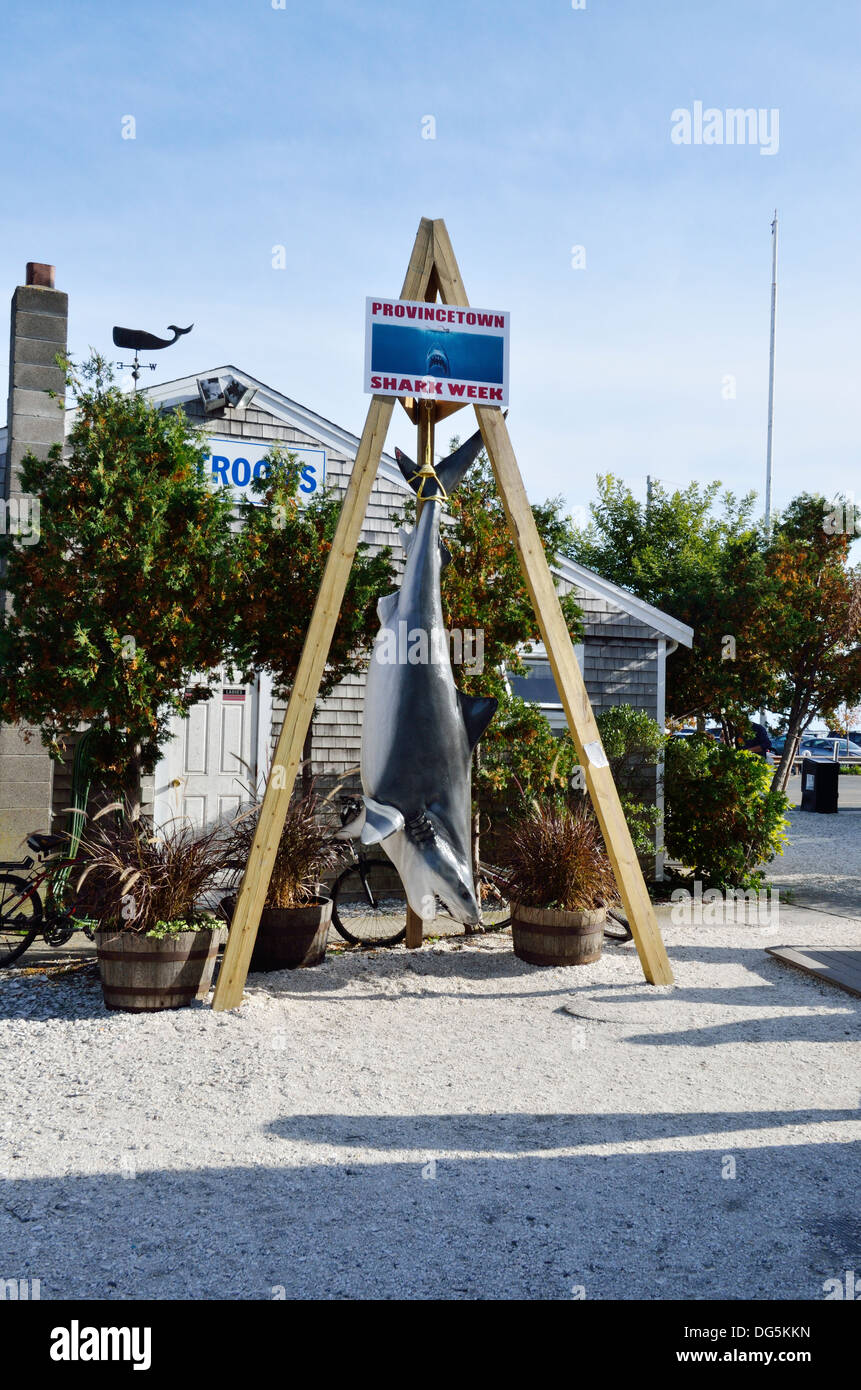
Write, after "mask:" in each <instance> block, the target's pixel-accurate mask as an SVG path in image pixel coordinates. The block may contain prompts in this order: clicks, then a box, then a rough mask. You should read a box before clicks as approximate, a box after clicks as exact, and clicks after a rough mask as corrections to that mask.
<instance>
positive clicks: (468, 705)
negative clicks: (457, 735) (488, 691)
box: [457, 690, 499, 749]
mask: <svg viewBox="0 0 861 1390" xmlns="http://www.w3.org/2000/svg"><path fill="white" fill-rule="evenodd" d="M457 698H458V699H459V700H460V711H461V714H462V715H463V722H464V724H465V725H466V736H467V738H468V739H469V746H470V749H473V748H475V745H476V744H477V743H478V741H479V739H480V738H481V736H482V734H483V733H484V731H485V729H486V728H487V726H488V724H489V723H490V721H491V719H492V718H493V716H494V715H495V714H496V711H497V709H498V707H499V701H498V700H494V699H493V698H492V697H491V696H490V695H464V693H463V691H462V690H459V691H458V692H457Z"/></svg>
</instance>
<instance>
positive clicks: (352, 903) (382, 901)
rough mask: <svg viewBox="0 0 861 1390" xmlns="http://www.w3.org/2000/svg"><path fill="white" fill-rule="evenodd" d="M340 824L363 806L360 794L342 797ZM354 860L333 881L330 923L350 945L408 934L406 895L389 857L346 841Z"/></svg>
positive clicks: (384, 942)
mask: <svg viewBox="0 0 861 1390" xmlns="http://www.w3.org/2000/svg"><path fill="white" fill-rule="evenodd" d="M341 803H342V804H341V809H340V813H339V814H340V817H341V824H342V825H348V824H349V822H350V821H351V820H354V819H355V817H356V816H358V815H359V814H360V812H361V809H362V801H361V798H360V797H355V796H345V797H342V798H341ZM349 848H350V851H351V853H352V856H353V862H352V863H351V864H348V865H347V867H346V869H343V870H342V871H341V873H340V874H339V875H338V877H337V878H336V879H335V882H334V883H333V885H332V926H333V927H334V928H335V930H336V931H337V932H338V933H339V934H340V935H341V936H342V937H343V938H344V940H345V941H346V942H348V943H349V945H351V946H396V945H397V944H398V942H399V941H403V939H404V937H405V936H406V934H407V895H406V893H405V892H404V886H403V884H402V883H401V880H400V878H399V877H398V873H397V870H396V869H395V866H394V864H393V863H392V861H391V860H390V859H387V858H383V857H382V856H372V855H370V854H368V852H367V850H366V849H365V847H364V845H363V844H362V843H361V841H359V842H358V844H356V842H355V841H352V840H351V841H349Z"/></svg>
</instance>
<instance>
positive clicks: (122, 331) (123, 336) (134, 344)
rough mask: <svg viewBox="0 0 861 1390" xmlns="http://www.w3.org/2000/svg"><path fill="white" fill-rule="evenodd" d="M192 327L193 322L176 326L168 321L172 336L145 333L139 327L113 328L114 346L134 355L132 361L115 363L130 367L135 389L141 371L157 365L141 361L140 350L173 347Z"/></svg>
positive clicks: (157, 350)
mask: <svg viewBox="0 0 861 1390" xmlns="http://www.w3.org/2000/svg"><path fill="white" fill-rule="evenodd" d="M193 327H194V324H193V323H190V324H189V325H188V328H177V326H176V324H175V323H169V324H168V328H169V329H170V330H171V331H172V333H173V337H172V338H157V337H156V335H155V334H154V333H145V332H144V331H143V329H141V328H117V327H115V328H114V332H113V337H114V347H120V348H128V349H129V351H130V352H133V353H134V355H135V360H134V362H118V363H117V366H118V367H121V368H124V367H130V368H131V373H132V380H133V381H134V384H135V387H134V389H135V390H137V389H138V378H139V376H140V374H141V371H142V370H143V369H144V368H146V367H148V368H149V370H150V371H151V372H154V371H155V369H156V365H157V364H156V363H155V362H141V360H140V353H141V351H142V350H149V351H150V352H159V351H161V349H162V348H169V347H173V345H174V343H175V342H177V340H178V339H179V338H181V337H183V335H184V334H186V333H190V332H191V330H192V328H193Z"/></svg>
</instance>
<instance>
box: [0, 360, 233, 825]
mask: <svg viewBox="0 0 861 1390" xmlns="http://www.w3.org/2000/svg"><path fill="white" fill-rule="evenodd" d="M70 380H71V383H72V385H73V388H74V389H75V391H76V393H77V403H76V415H75V422H74V425H73V427H72V430H71V433H70V435H69V438H68V457H67V458H66V459H64V458H63V457H62V454H61V450H60V448H59V447H55V448H54V449H52V450H51V452H50V454H49V456H48V458H47V459H45V460H40V459H37V458H35V457H34V456H33V455H32V454H29V455H28V456H27V457H26V458H25V459H24V461H23V464H22V469H21V485H22V488H23V490H24V491H25V492H27V493H30V494H31V495H33V496H35V497H38V498H39V500H40V507H41V535H40V538H39V541H38V543H37V544H34V545H27V546H25V545H22V544H20V541H19V540H17V539H16V538H15V537H12V536H7V537H5V538H4V539H3V540H2V542H0V553H2V555H3V556H4V557H5V561H6V578H5V588H6V590H7V592H8V594H9V596H10V599H11V606H10V607H9V609H8V611H7V612H6V613H5V614H4V615H3V617H2V626H0V673H2V682H0V720H2V721H3V722H8V723H15V722H19V721H20V722H23V723H27V724H30V725H34V726H36V727H37V728H38V729H39V731H40V734H41V737H42V740H43V742H44V743H45V744H46V746H47V747H48V748H49V749H50V751H51V753H52V754H53V755H54V756H56V757H61V756H62V752H63V749H64V745H65V740H66V738H67V737H68V736H69V735H70V734H71V733H73V732H74V731H75V730H76V729H77V727H78V726H79V724H80V723H81V722H82V721H85V722H87V723H88V724H90V725H91V726H92V727H93V729H94V730H95V731H96V732H95V735H94V739H93V741H92V744H91V748H90V754H91V757H92V759H93V762H94V765H95V766H96V768H98V769H100V770H101V772H102V774H103V776H104V778H105V780H106V781H107V782H108V783H109V784H111V785H113V786H114V787H115V788H116V789H118V790H121V791H123V792H124V793H125V794H126V795H127V796H128V798H129V801H130V803H131V806H132V808H133V813H134V814H137V813H139V809H140V804H141V778H142V776H143V774H144V773H146V772H150V771H152V769H153V767H154V765H155V763H156V761H157V759H158V756H159V749H160V748H161V747H162V745H163V744H164V743H165V742H166V741H167V739H168V738H169V736H170V720H171V717H172V716H173V715H175V714H178V713H179V714H182V713H185V711H186V708H187V706H186V701H185V697H184V694H183V692H184V691H185V689H186V687H187V686H188V684H189V682H190V681H191V679H192V678H193V676H194V674H195V673H204V672H207V671H210V670H211V669H212V668H213V667H215V666H217V665H218V664H219V663H220V661H221V658H222V652H223V649H224V645H225V640H226V632H227V628H228V626H229V621H230V619H229V600H232V579H231V574H230V561H229V536H230V512H231V505H230V502H229V500H228V499H226V498H224V497H222V496H219V495H218V494H214V493H213V492H212V491H211V490H210V488H209V487H208V486H207V482H206V475H205V470H204V464H203V459H204V454H205V447H204V446H203V445H202V443H201V441H200V439H199V437H198V436H196V435H195V434H194V432H193V431H192V430H190V428H189V424H188V421H187V420H185V418H184V417H183V416H182V415H181V414H175V415H162V414H160V413H159V411H158V409H157V408H156V407H155V406H154V405H152V404H150V402H149V401H148V400H147V399H146V397H145V396H142V395H136V394H135V395H124V394H123V393H122V392H120V391H119V390H118V389H117V388H116V387H115V386H113V385H112V384H111V383H112V377H111V372H110V369H109V367H108V365H107V364H106V362H105V361H104V360H103V359H102V358H101V357H99V356H98V355H95V356H93V357H91V359H90V360H89V361H88V362H87V363H86V364H85V365H84V366H83V367H81V369H80V371H79V372H75V371H74V369H72V368H71V367H70Z"/></svg>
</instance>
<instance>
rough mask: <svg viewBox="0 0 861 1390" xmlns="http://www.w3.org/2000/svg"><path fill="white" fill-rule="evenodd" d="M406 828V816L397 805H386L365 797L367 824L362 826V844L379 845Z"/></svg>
mask: <svg viewBox="0 0 861 1390" xmlns="http://www.w3.org/2000/svg"><path fill="white" fill-rule="evenodd" d="M403 828H404V818H403V816H402V815H401V813H400V811H399V810H398V808H397V806H385V805H384V804H383V802H382V801H374V799H373V797H371V796H366V797H365V824H364V826H363V828H362V844H363V845H378V844H379V843H380V841H381V840H387V839H388V838H389V836H390V835H396V834H397V832H398V831H399V830H403Z"/></svg>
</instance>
